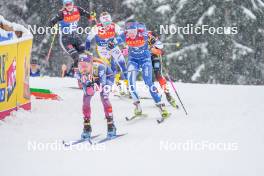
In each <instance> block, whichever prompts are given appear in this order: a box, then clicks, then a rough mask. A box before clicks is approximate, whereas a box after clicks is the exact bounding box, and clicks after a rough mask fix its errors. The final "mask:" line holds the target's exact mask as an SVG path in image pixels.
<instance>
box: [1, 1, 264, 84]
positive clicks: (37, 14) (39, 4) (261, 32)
mask: <svg viewBox="0 0 264 176" xmlns="http://www.w3.org/2000/svg"><path fill="white" fill-rule="evenodd" d="M75 3H76V5H79V6H82V7H83V8H85V9H87V10H95V11H96V12H97V14H98V15H99V14H100V12H102V11H108V12H110V13H111V14H112V16H113V19H114V21H115V22H119V21H125V20H126V19H128V18H131V17H134V18H136V19H138V20H139V21H142V22H145V23H146V24H147V27H148V28H149V29H150V30H154V31H159V26H160V25H166V24H176V25H178V26H186V25H187V24H194V25H197V26H199V25H201V24H207V25H210V26H214V27H218V26H228V27H229V26H237V27H238V32H239V33H238V34H236V35H211V34H205V35H182V34H178V35H163V36H161V39H162V41H164V42H167V43H175V42H178V43H179V44H180V45H179V46H178V47H176V46H173V45H171V46H166V59H165V61H166V66H168V68H169V72H170V74H171V76H172V77H173V78H174V79H175V80H177V81H182V82H195V83H219V84H254V85H263V84H264V0H89V1H88V0H75ZM61 5H62V3H61V0H41V1H37V0H12V1H10V0H1V2H0V14H1V15H3V16H4V17H5V18H6V19H7V20H9V21H13V22H16V23H20V24H23V25H25V26H27V25H28V24H30V25H38V26H45V25H47V24H48V19H50V18H51V17H53V16H54V15H55V14H56V13H57V12H58V10H59V9H60V8H61ZM82 25H83V26H84V27H85V26H87V21H85V20H83V21H82ZM83 39H84V41H85V35H84V36H83ZM50 42H51V36H48V35H35V36H34V47H33V53H32V58H33V59H37V60H38V61H39V62H40V63H41V65H42V72H43V73H44V74H48V75H51V76H58V75H59V73H60V67H61V64H63V63H68V62H70V58H69V57H68V56H67V55H65V53H63V51H62V49H61V48H60V46H59V42H58V40H56V43H55V47H54V49H53V51H52V56H51V59H50V64H49V66H47V65H45V64H44V60H45V57H46V55H47V53H48V49H49V45H50Z"/></svg>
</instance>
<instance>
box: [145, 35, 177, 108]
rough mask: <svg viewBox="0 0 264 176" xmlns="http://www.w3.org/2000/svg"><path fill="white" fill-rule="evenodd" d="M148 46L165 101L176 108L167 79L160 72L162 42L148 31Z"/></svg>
mask: <svg viewBox="0 0 264 176" xmlns="http://www.w3.org/2000/svg"><path fill="white" fill-rule="evenodd" d="M149 46H150V51H151V60H152V66H153V70H154V75H155V78H156V80H157V81H158V82H159V84H160V86H161V87H162V89H163V90H164V92H165V95H166V98H167V101H168V102H169V103H170V104H171V105H172V106H173V107H175V108H178V105H177V104H176V100H175V99H174V98H173V97H172V96H171V94H170V92H169V89H168V85H167V80H166V78H165V77H164V76H163V74H162V60H161V59H162V56H163V55H164V50H163V48H164V46H163V43H162V42H161V41H160V40H159V38H158V36H157V35H155V33H153V32H151V31H149Z"/></svg>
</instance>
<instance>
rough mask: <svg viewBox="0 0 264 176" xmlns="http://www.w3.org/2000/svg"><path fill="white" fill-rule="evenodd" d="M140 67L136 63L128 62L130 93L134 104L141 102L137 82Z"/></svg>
mask: <svg viewBox="0 0 264 176" xmlns="http://www.w3.org/2000/svg"><path fill="white" fill-rule="evenodd" d="M138 69H139V66H138V64H137V63H136V62H133V61H129V62H128V71H129V72H128V82H129V91H130V94H131V97H132V99H133V101H134V102H138V101H139V97H138V94H137V90H136V80H137V74H138Z"/></svg>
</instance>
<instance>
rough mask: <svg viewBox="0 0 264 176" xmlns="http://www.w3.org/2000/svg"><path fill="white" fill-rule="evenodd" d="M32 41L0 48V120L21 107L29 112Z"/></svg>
mask: <svg viewBox="0 0 264 176" xmlns="http://www.w3.org/2000/svg"><path fill="white" fill-rule="evenodd" d="M31 48H32V39H29V40H26V41H21V42H16V43H11V44H7V45H1V46H0V119H3V118H4V117H5V116H6V115H9V113H10V112H11V111H12V110H16V109H17V108H19V107H21V108H24V109H26V110H29V109H30V107H31V104H30V91H29V69H30V55H31Z"/></svg>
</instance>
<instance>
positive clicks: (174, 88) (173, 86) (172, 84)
mask: <svg viewBox="0 0 264 176" xmlns="http://www.w3.org/2000/svg"><path fill="white" fill-rule="evenodd" d="M167 78H168V80H169V82H170V83H171V86H172V88H173V90H174V92H175V94H176V96H177V98H178V99H179V101H180V103H181V106H182V108H183V110H184V111H185V114H186V115H188V113H187V111H186V109H185V107H184V104H183V103H182V100H181V98H180V96H179V94H178V92H177V90H176V87H175V85H174V83H173V81H172V80H171V78H170V76H169V74H168V73H167Z"/></svg>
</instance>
